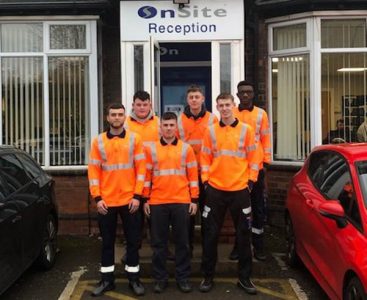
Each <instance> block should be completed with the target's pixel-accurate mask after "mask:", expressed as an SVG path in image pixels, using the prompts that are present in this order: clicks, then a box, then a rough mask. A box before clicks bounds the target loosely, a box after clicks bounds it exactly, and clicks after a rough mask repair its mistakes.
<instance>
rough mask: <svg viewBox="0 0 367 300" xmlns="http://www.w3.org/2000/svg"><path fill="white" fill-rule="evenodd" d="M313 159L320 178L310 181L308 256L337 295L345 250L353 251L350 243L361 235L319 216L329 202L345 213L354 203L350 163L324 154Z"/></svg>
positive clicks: (344, 265)
mask: <svg viewBox="0 0 367 300" xmlns="http://www.w3.org/2000/svg"><path fill="white" fill-rule="evenodd" d="M314 159H315V160H316V161H317V162H318V163H319V164H320V165H322V169H323V176H322V178H317V177H316V176H314V177H312V179H311V180H312V182H313V184H314V187H315V189H314V190H313V192H312V193H310V195H309V197H308V206H309V211H310V214H309V219H308V220H307V224H308V225H309V226H310V232H312V236H313V238H312V239H310V240H309V256H310V258H311V261H312V263H313V267H314V269H315V271H316V272H319V276H320V277H321V280H323V281H324V282H325V283H326V284H327V285H328V288H329V289H330V290H332V291H333V293H334V294H336V293H339V292H337V291H338V289H339V288H340V286H341V284H342V282H341V281H342V279H343V276H344V271H345V269H346V267H347V265H348V258H347V255H346V254H347V253H345V249H350V251H353V248H354V247H353V242H354V240H355V238H356V237H357V236H358V234H360V233H359V232H358V230H357V229H356V227H355V226H353V225H352V224H350V223H349V224H348V225H347V226H346V227H345V228H340V227H338V226H337V224H336V222H335V220H332V219H330V218H326V217H325V216H323V215H321V214H320V206H321V205H322V204H323V203H325V202H327V201H330V200H339V201H340V203H341V204H342V206H343V207H344V209H345V210H346V209H347V207H348V208H349V207H350V205H353V202H355V193H354V187H353V182H352V179H351V174H350V169H349V164H348V162H347V161H346V159H345V158H344V157H343V156H342V155H340V154H339V153H337V152H333V151H323V152H322V153H320V154H319V155H318V156H316V157H315V158H314ZM355 204H356V203H355ZM347 252H348V251H347Z"/></svg>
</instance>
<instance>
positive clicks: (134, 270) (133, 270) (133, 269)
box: [125, 265, 140, 273]
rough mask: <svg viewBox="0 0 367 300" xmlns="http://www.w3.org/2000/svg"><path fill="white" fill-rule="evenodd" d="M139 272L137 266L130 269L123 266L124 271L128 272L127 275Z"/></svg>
mask: <svg viewBox="0 0 367 300" xmlns="http://www.w3.org/2000/svg"><path fill="white" fill-rule="evenodd" d="M139 270H140V267H139V265H137V266H135V267H130V266H128V265H125V271H126V272H129V273H138V272H139Z"/></svg>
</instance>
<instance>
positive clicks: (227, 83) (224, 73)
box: [219, 43, 231, 93]
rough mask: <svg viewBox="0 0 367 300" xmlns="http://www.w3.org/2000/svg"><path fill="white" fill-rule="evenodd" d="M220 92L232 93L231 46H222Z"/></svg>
mask: <svg viewBox="0 0 367 300" xmlns="http://www.w3.org/2000/svg"><path fill="white" fill-rule="evenodd" d="M219 51H220V91H221V92H227V93H230V92H231V44H229V43H228V44H220V50H219Z"/></svg>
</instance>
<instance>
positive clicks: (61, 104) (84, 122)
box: [49, 57, 89, 166]
mask: <svg viewBox="0 0 367 300" xmlns="http://www.w3.org/2000/svg"><path fill="white" fill-rule="evenodd" d="M88 90H89V86H88V58H87V57H51V58H49V102H50V104H49V106H50V165H52V166H55V165H81V164H85V163H86V157H87V156H88V155H87V153H86V152H87V151H88V148H89V146H88V145H89V136H88V132H89V117H88V113H89V106H88V98H89V95H88Z"/></svg>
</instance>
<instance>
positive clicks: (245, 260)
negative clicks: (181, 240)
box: [199, 93, 259, 294]
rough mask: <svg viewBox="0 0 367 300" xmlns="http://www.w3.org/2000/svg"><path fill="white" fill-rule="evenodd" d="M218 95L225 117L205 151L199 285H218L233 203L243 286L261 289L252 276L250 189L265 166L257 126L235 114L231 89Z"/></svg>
mask: <svg viewBox="0 0 367 300" xmlns="http://www.w3.org/2000/svg"><path fill="white" fill-rule="evenodd" d="M216 101H217V110H218V111H219V113H220V117H221V119H220V122H219V123H217V124H214V125H212V126H210V127H209V128H208V130H207V131H206V132H205V135H204V140H203V146H202V149H201V154H200V164H201V180H202V181H203V183H204V184H205V185H206V191H205V192H206V200H205V206H204V210H203V214H202V216H203V227H204V233H203V258H202V270H203V273H204V280H203V281H202V282H201V283H200V287H199V289H200V291H201V292H209V291H210V290H211V288H212V287H213V277H214V272H215V265H216V261H217V243H218V235H219V232H220V229H221V227H222V225H223V220H224V216H225V214H226V211H227V209H229V210H230V212H231V215H232V219H233V220H234V223H235V224H237V228H236V229H237V230H236V232H237V239H238V250H239V251H238V252H239V256H240V257H239V264H238V267H239V273H238V278H239V281H238V286H239V287H241V288H242V289H244V290H245V291H246V292H247V293H249V294H256V287H255V286H254V285H253V283H252V282H251V280H250V276H251V269H252V254H251V242H250V237H251V203H250V191H251V188H252V186H253V183H254V182H255V181H256V179H257V175H258V168H259V166H258V158H257V156H256V145H255V135H254V131H253V129H252V128H251V126H249V125H246V124H244V123H241V122H239V121H238V119H236V118H235V117H234V115H233V108H234V106H235V103H234V98H233V96H232V95H231V94H227V93H222V94H220V95H219V96H218V97H217V99H216Z"/></svg>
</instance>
